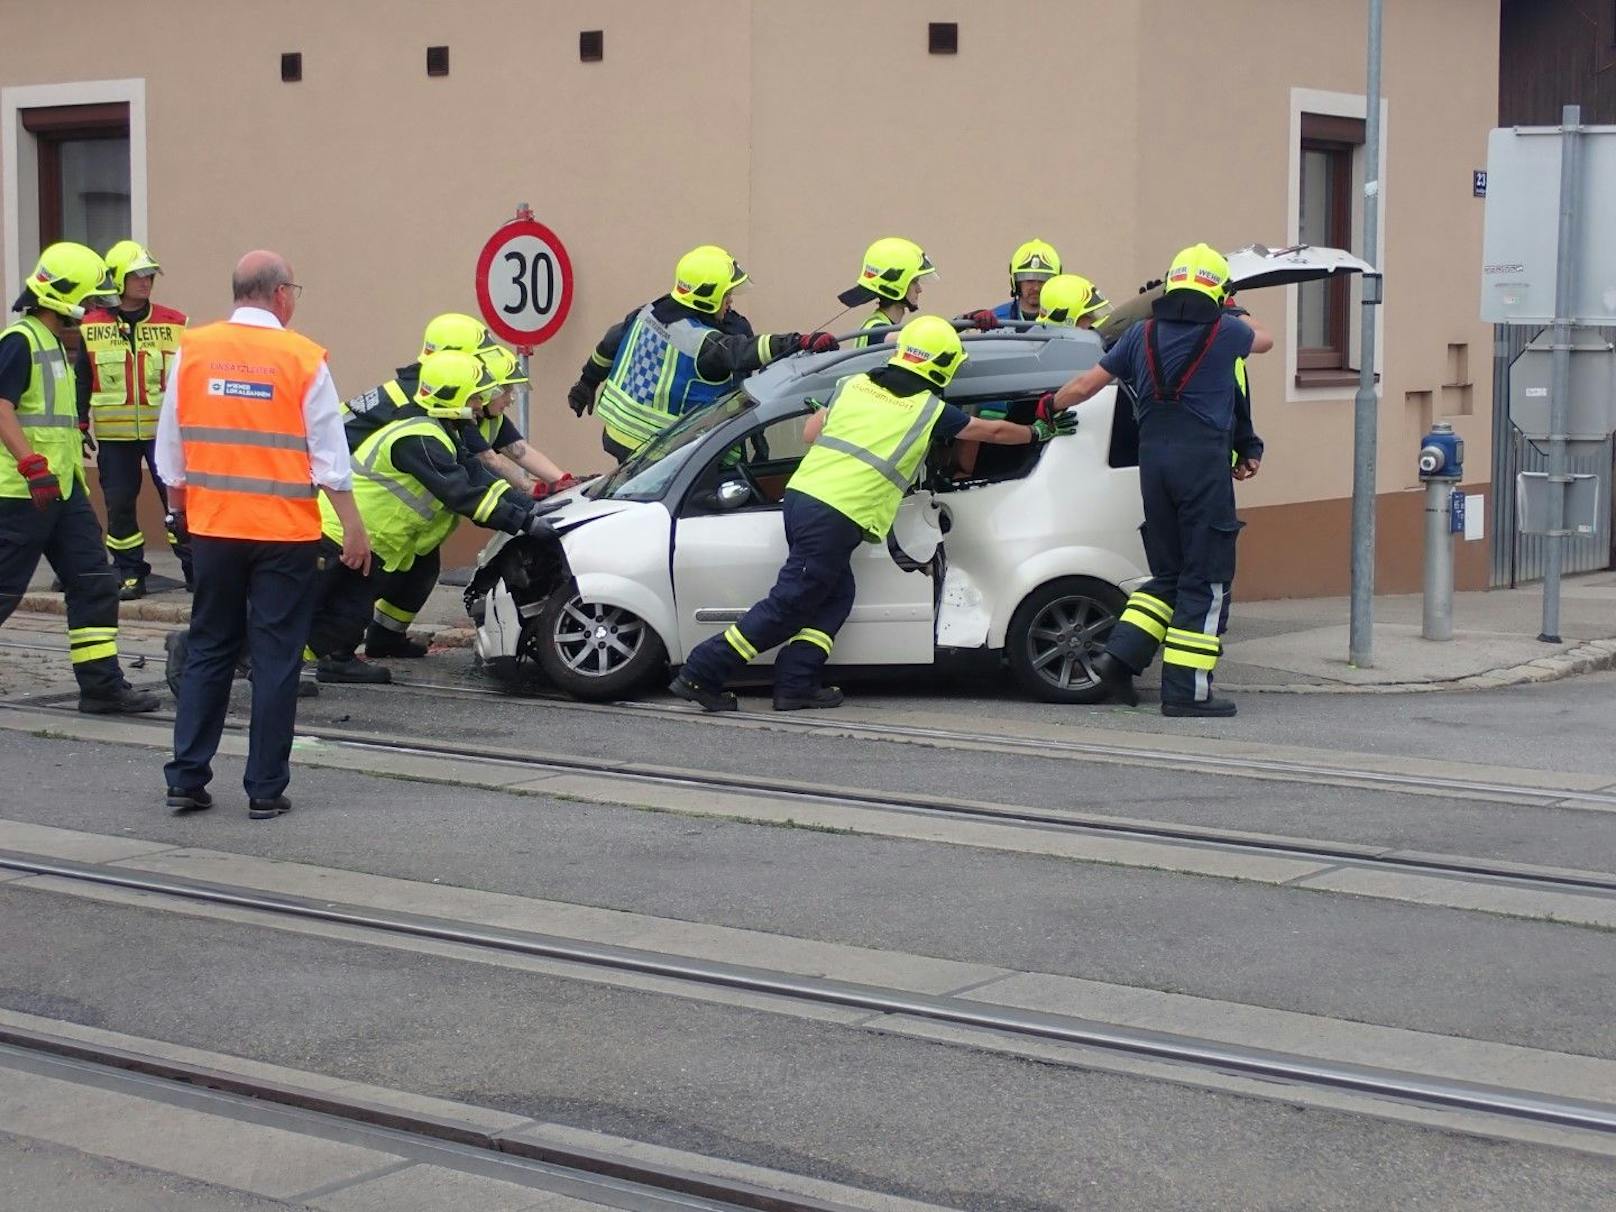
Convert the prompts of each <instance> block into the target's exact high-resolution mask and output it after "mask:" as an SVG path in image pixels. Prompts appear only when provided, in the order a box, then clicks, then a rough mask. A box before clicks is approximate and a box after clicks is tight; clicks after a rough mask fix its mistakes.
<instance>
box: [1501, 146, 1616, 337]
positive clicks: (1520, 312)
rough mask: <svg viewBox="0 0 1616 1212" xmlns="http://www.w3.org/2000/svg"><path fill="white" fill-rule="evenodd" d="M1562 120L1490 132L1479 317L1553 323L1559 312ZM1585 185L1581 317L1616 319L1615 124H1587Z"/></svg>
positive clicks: (1579, 243) (1576, 308)
mask: <svg viewBox="0 0 1616 1212" xmlns="http://www.w3.org/2000/svg"><path fill="white" fill-rule="evenodd" d="M1562 143H1563V139H1562V137H1561V135H1560V128H1559V127H1557V126H1521V127H1500V128H1498V129H1496V130H1494V131H1493V132H1492V134H1491V135H1490V136H1489V137H1488V139H1487V203H1486V219H1485V222H1486V234H1485V236H1484V237H1483V241H1482V258H1481V318H1482V319H1483V320H1486V321H1488V322H1490V323H1493V324H1548V323H1550V322H1552V321H1553V320H1554V319H1555V318H1556V317H1555V314H1554V295H1555V278H1556V258H1555V246H1556V244H1557V242H1558V239H1559V230H1560V227H1559V225H1560V155H1561V151H1562ZM1580 145H1581V152H1582V189H1581V192H1580V196H1579V197H1578V199H1577V203H1576V206H1577V214H1578V215H1579V216H1581V219H1580V221H1579V222H1578V223H1577V224H1576V227H1577V238H1576V246H1575V248H1573V249H1572V251H1571V256H1572V258H1573V260H1574V261H1575V262H1576V266H1577V273H1576V288H1577V289H1576V298H1575V299H1574V301H1573V306H1572V314H1571V315H1570V316H1567V317H1561V318H1564V319H1573V320H1576V321H1577V322H1578V323H1581V324H1603V325H1609V324H1616V222H1612V221H1611V220H1610V218H1609V217H1608V216H1611V215H1613V214H1616V126H1584V127H1582V128H1581V139H1580Z"/></svg>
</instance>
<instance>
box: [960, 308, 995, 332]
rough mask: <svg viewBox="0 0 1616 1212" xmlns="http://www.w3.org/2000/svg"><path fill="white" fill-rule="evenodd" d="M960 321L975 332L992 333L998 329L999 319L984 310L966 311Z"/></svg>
mask: <svg viewBox="0 0 1616 1212" xmlns="http://www.w3.org/2000/svg"><path fill="white" fill-rule="evenodd" d="M960 319H962V320H965V321H966V322H967V323H969V324H970V325H971V327H973V328H974V329H976V331H977V332H992V331H993V330H994V329H995V328H997V327H999V317H998V316H996V315H994V314H993V313H992V312H991V311H988V310H987V309H986V308H984V309H983V310H981V311H968V312H966V313H965V314H964V315H963V316H961V317H960Z"/></svg>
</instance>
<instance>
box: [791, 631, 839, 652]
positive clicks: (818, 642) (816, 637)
mask: <svg viewBox="0 0 1616 1212" xmlns="http://www.w3.org/2000/svg"><path fill="white" fill-rule="evenodd" d="M798 640H801V641H802V642H803V643H804V644H812V645H813V646H814V647H815V648H823V649H824V650H825V655H826V656H829V655H830V646H831V644H832V643H833V642H834V641H833V640H832V638H831V637H830V636H828V635H826V634H825V633H824V632H823V631H819V630H817V629H815V628H813V627H804V628H803V629H802V630H801V631H799V632H797V634H796V635H794V636H792V637H791V638H790V639H789V640H787V641H786V643H788V644H794V643H796V642H797V641H798Z"/></svg>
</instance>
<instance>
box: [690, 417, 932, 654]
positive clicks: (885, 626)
mask: <svg viewBox="0 0 1616 1212" xmlns="http://www.w3.org/2000/svg"><path fill="white" fill-rule="evenodd" d="M808 416H809V413H808V411H807V410H806V409H804V410H803V411H801V412H794V413H793V414H792V415H790V416H788V417H784V418H781V419H778V420H775V421H773V422H771V423H769V424H766V425H763V426H760V427H758V428H756V429H754V430H753V431H751V433H749V434H748V435H746V437H745V438H743V439H742V440H741V441H739V442H736V443H732V444H729V445H727V446H726V447H725V448H724V449H723V450H722V451H720V452H718V453H717V454H716V455H715V457H714V458H713V459H712V461H711V465H710V466H709V467H708V468H707V469H706V470H705V471H704V472H703V473H702V475H701V476H700V477H699V478H698V479H697V481H696V483H695V487H694V488H693V489H692V491H691V492H690V493H688V494H687V496H686V498H685V500H684V502H683V503H682V505H681V506H680V510H679V516H678V517H677V518H676V519H675V523H674V538H673V593H674V608H675V611H676V613H677V615H678V625H679V642H680V647H681V648H682V649H683V651H684V652H685V653H688V652H689V651H690V650H691V649H692V648H694V647H695V646H696V645H697V644H699V643H700V642H701V641H702V640H705V639H707V638H708V637H709V636H712V635H717V634H718V633H719V632H721V631H723V630H724V628H726V627H728V626H729V625H730V624H731V623H733V622H735V621H737V620H738V619H739V618H740V617H741V616H742V615H744V614H745V613H746V611H747V610H748V609H749V608H750V607H751V606H752V604H753V603H754V602H756V601H758V600H759V599H761V598H764V597H766V596H768V592H769V590H770V589H771V588H772V587H773V585H774V582H775V578H776V576H777V575H778V574H779V571H780V567H781V565H782V564H784V563H785V559H786V535H785V520H784V514H783V512H782V510H781V507H780V502H781V500H782V499H783V495H784V492H785V485H786V481H787V480H789V479H790V477H791V473H792V472H793V471H795V470H796V467H797V464H798V463H799V462H801V460H802V456H803V454H804V453H806V451H807V444H806V443H805V442H804V441H803V436H802V434H803V425H804V423H805V422H806V421H807V419H808ZM726 484H729V485H736V484H744V485H745V486H746V488H747V489H748V490H749V491H748V494H747V495H746V499H744V500H743V501H740V502H739V503H726V502H725V501H723V500H722V499H721V493H720V489H721V488H722V487H723V486H724V485H726ZM726 491H727V492H729V493H731V494H733V493H735V492H737V491H738V490H737V489H733V488H731V489H729V490H726ZM900 515H901V516H900V523H899V525H898V526H896V527H894V534H895V535H899V536H902V540H901V546H900V547H899V548H898V550H899V551H900V552H901V553H902V555H903V557H904V558H903V563H904V564H905V565H909V566H915V565H920V566H921V567H919V569H918V570H917V571H905V570H904V568H902V567H900V566H899V562H898V559H897V558H895V557H894V554H893V552H892V551H891V550H889V547H888V545H886V544H873V543H865V544H863V545H862V546H860V548H859V550H858V551H857V552H855V553H854V556H853V574H854V577H855V579H856V580H857V583H858V596H857V598H856V599H855V600H854V604H853V611H852V614H851V615H849V617H848V621H847V624H846V625H845V626H844V627H843V628H842V630H841V631H840V632H839V633H838V635H837V637H836V644H835V647H834V649H833V650H832V652H831V662H832V663H833V664H839V665H892V664H929V663H930V662H931V660H932V657H933V653H934V644H933V628H934V618H935V605H934V603H935V593H934V591H933V584H934V582H933V577H932V568H933V567H934V560H933V556H934V554H935V551H936V547H937V541H938V539H940V537H941V531H940V530H939V529H938V527H937V522H936V516H937V513H936V506H935V505H934V504H933V503H932V502H931V500H930V494H929V493H922V494H919V495H918V496H912V497H910V498H909V499H907V500H905V501H904V503H903V505H902V506H901V508H900ZM772 660H773V653H772V652H771V653H765V654H762V655H761V656H760V657H759V658H758V661H757V663H758V664H766V663H769V662H771V661H772Z"/></svg>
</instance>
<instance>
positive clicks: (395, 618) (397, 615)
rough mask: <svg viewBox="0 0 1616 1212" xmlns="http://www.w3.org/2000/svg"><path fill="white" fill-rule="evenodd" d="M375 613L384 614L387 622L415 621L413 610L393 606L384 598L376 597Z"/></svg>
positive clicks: (378, 620) (379, 620)
mask: <svg viewBox="0 0 1616 1212" xmlns="http://www.w3.org/2000/svg"><path fill="white" fill-rule="evenodd" d="M376 613H377V614H378V615H384V616H386V618H387V620H388V621H389V622H398V623H413V622H414V621H415V611H413V610H405V609H403V608H402V607H399V606H395V605H393V604H392V603H391V602H389V601H388V600H387V599H386V598H377V599H376ZM376 621H377V622H381V621H382V620H381V619H377V620H376ZM384 626H385V624H384Z"/></svg>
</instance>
